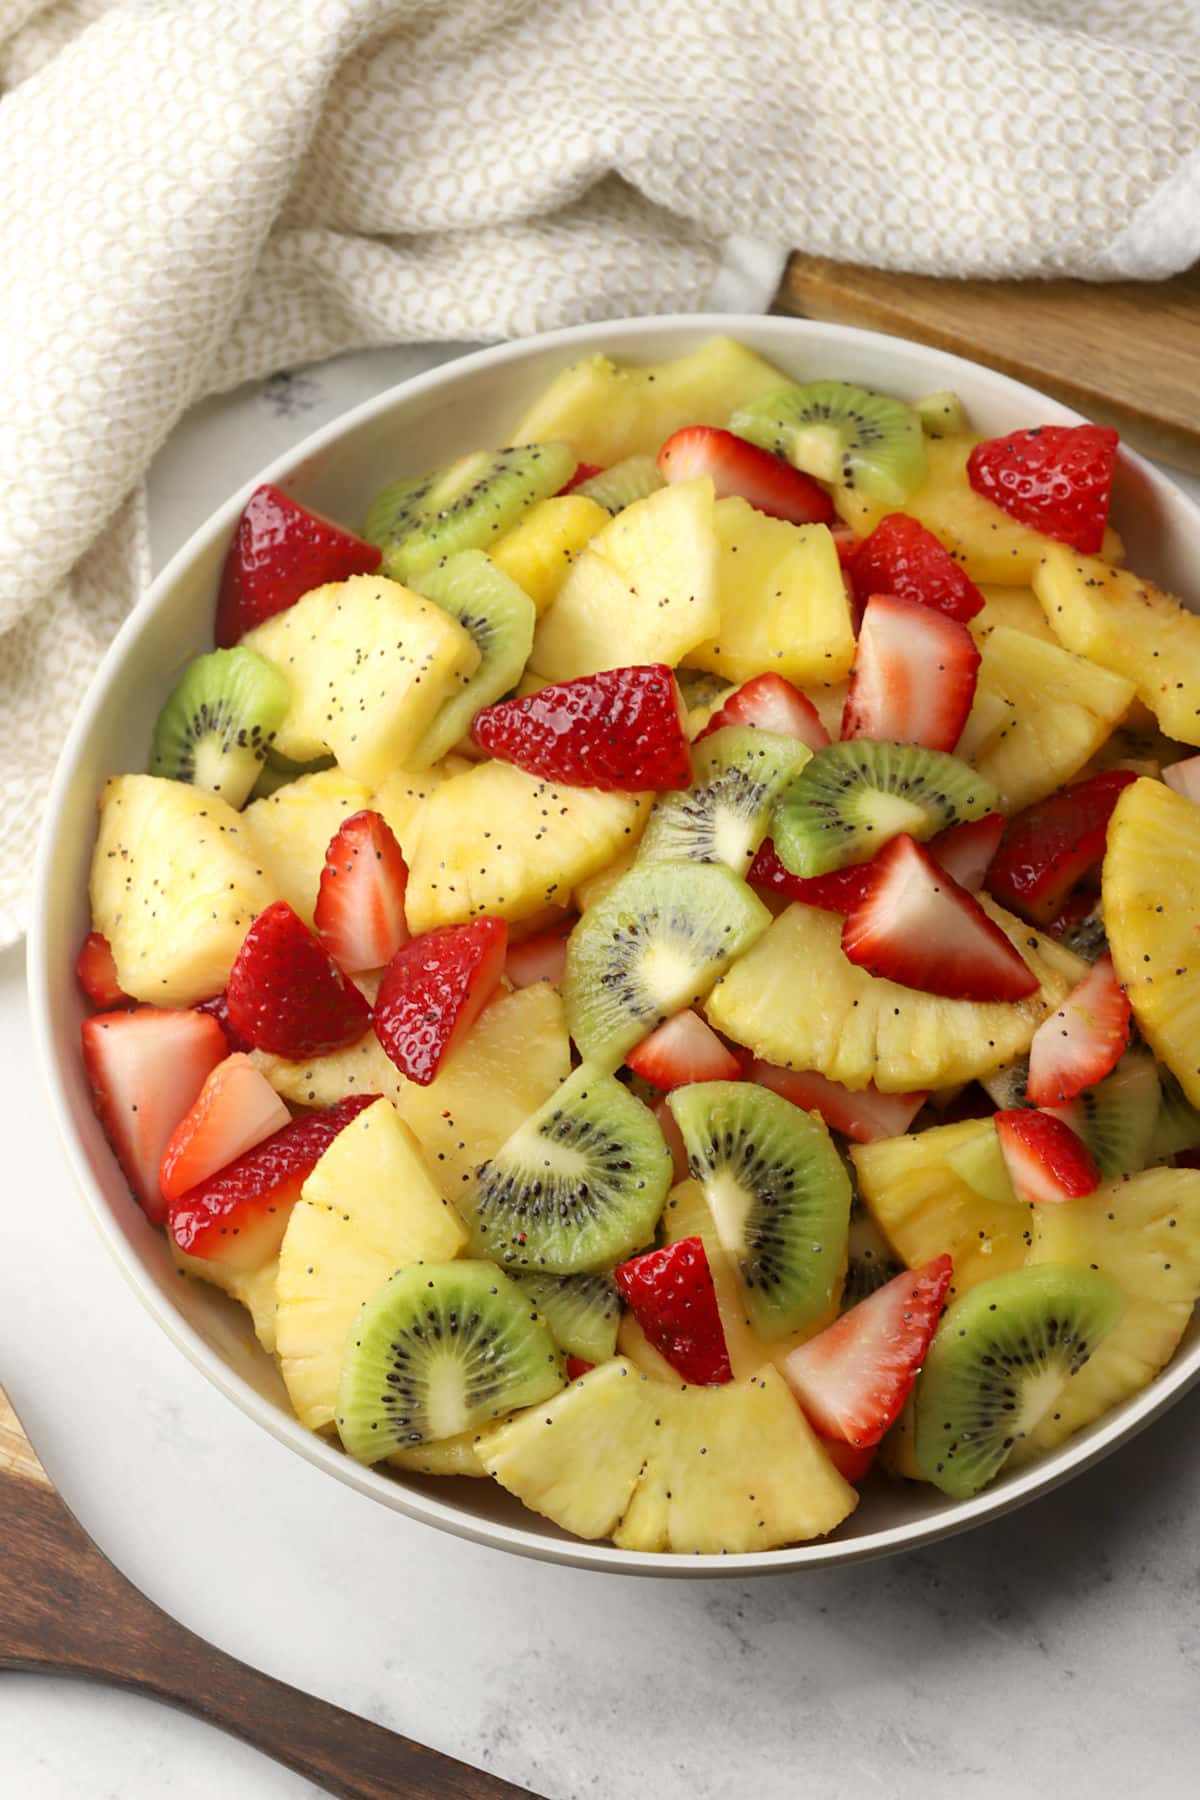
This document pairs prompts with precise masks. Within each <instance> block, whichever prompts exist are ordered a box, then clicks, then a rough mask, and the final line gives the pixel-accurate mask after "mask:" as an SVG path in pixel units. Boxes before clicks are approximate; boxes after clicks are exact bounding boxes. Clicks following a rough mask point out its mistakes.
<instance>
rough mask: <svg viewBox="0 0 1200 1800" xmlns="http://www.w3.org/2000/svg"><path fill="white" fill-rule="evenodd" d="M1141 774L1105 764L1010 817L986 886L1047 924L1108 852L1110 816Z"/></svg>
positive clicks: (1037, 921) (1005, 903)
mask: <svg viewBox="0 0 1200 1800" xmlns="http://www.w3.org/2000/svg"><path fill="white" fill-rule="evenodd" d="M1136 780H1137V776H1136V775H1135V774H1134V773H1133V771H1132V769H1107V770H1106V771H1105V772H1104V773H1103V774H1102V775H1093V776H1091V777H1090V778H1089V779H1088V780H1087V781H1077V782H1076V783H1075V784H1074V786H1073V787H1065V788H1060V789H1059V791H1058V793H1057V794H1051V795H1050V796H1049V798H1048V799H1046V800H1038V801H1035V803H1034V804H1033V805H1032V806H1030V807H1027V808H1026V809H1025V811H1024V812H1020V813H1017V814H1016V816H1015V817H1014V818H1012V819H1010V820H1009V822H1008V824H1007V825H1006V826H1005V829H1004V836H1003V837H1002V838H1001V840H1000V848H999V849H998V850H997V852H996V854H995V857H994V858H993V859H992V866H991V868H990V869H989V871H988V882H987V885H988V891H989V892H990V893H992V894H994V895H995V897H996V899H997V900H999V901H1000V903H1001V905H1002V906H1007V907H1008V909H1009V910H1010V912H1015V913H1020V915H1021V917H1022V918H1023V919H1029V920H1030V921H1031V922H1032V923H1033V924H1035V925H1048V924H1049V923H1050V921H1051V920H1052V919H1054V918H1056V917H1057V916H1058V914H1059V913H1060V912H1061V911H1062V908H1063V905H1064V904H1065V902H1066V899H1067V896H1068V895H1069V894H1070V892H1071V889H1072V888H1073V887H1075V886H1076V884H1077V883H1078V882H1080V881H1082V880H1083V878H1084V876H1085V875H1088V874H1090V872H1091V871H1092V870H1093V869H1095V868H1096V867H1098V865H1099V863H1100V861H1101V859H1102V858H1103V856H1104V844H1105V840H1106V838H1107V836H1108V821H1109V820H1110V819H1111V818H1112V814H1113V808H1114V807H1115V806H1116V804H1117V801H1118V800H1119V799H1120V797H1121V794H1122V793H1123V792H1124V790H1125V789H1126V788H1127V787H1128V786H1129V784H1130V782H1131V781H1136Z"/></svg>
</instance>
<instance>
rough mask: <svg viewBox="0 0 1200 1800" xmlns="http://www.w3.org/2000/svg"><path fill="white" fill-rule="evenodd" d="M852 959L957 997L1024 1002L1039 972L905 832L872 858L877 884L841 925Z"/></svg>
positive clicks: (926, 990)
mask: <svg viewBox="0 0 1200 1800" xmlns="http://www.w3.org/2000/svg"><path fill="white" fill-rule="evenodd" d="M842 949H843V950H844V951H845V953H846V955H847V957H848V958H849V959H850V961H851V962H852V963H855V964H857V966H858V967H859V968H862V969H867V970H869V971H870V973H871V974H872V975H884V976H886V977H887V979H888V980H889V981H898V982H900V983H901V984H902V986H904V987H911V988H918V989H919V990H920V991H921V992H922V993H925V994H942V995H944V996H945V997H946V998H947V999H951V1000H1023V999H1025V998H1026V997H1027V996H1028V995H1029V994H1033V993H1036V992H1037V986H1038V983H1037V977H1036V976H1035V975H1034V974H1033V972H1032V971H1031V970H1030V969H1029V968H1028V967H1027V965H1026V964H1025V962H1024V961H1023V960H1022V958H1021V957H1020V956H1019V955H1018V953H1017V951H1016V950H1015V949H1014V948H1013V946H1012V944H1011V943H1010V942H1009V940H1008V939H1007V938H1006V937H1005V935H1004V933H1003V932H1002V931H1001V929H1000V927H999V926H998V925H995V924H993V923H992V921H991V919H989V918H988V916H987V914H986V913H985V912H984V910H983V908H982V906H980V904H979V902H978V900H976V899H975V897H974V895H973V894H968V892H967V890H966V889H965V888H961V887H959V885H958V883H957V882H956V881H953V880H951V878H950V876H949V875H947V874H946V871H945V870H944V869H943V868H941V867H940V866H939V865H938V864H937V863H936V862H935V861H934V859H933V858H932V856H930V854H929V852H928V851H927V850H925V849H923V848H922V846H921V845H920V844H916V843H914V842H913V840H912V838H910V837H909V836H907V834H904V833H902V834H901V835H900V836H899V837H894V838H893V839H892V840H891V842H890V843H889V844H885V845H884V847H883V849H882V850H881V851H880V852H879V854H878V856H876V857H875V859H874V862H873V863H872V880H871V886H870V888H869V889H868V891H867V893H866V895H865V896H864V897H863V899H862V900H861V901H860V902H859V904H858V905H857V906H856V907H855V909H854V911H853V912H852V913H851V914H850V916H849V917H848V918H847V920H846V923H845V924H844V925H843V927H842Z"/></svg>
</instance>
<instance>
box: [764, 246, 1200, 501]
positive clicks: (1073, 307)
mask: <svg viewBox="0 0 1200 1800" xmlns="http://www.w3.org/2000/svg"><path fill="white" fill-rule="evenodd" d="M774 310H775V311H777V312H790V313H797V314H800V315H801V316H802V317H804V318H809V319H829V320H834V321H836V322H837V323H839V324H843V325H864V326H868V327H870V328H871V329H872V330H875V331H888V332H892V333H894V334H895V335H896V336H898V337H910V338H916V339H918V340H919V341H920V342H921V343H924V344H932V345H934V346H935V347H936V348H937V349H939V350H952V351H954V353H955V354H956V355H958V356H968V357H970V358H971V359H972V360H973V361H974V362H980V363H985V364H987V366H988V367H989V368H992V369H998V370H1000V372H1001V373H1002V374H1005V375H1014V376H1016V378H1017V379H1018V380H1019V381H1027V382H1029V383H1030V384H1031V385H1032V386H1033V387H1038V388H1043V389H1044V390H1045V391H1046V393H1048V394H1054V395H1055V396H1056V397H1057V398H1058V399H1060V400H1063V401H1065V403H1066V404H1067V405H1068V406H1073V407H1074V408H1075V409H1076V410H1077V411H1078V412H1081V413H1084V414H1086V415H1087V417H1088V418H1091V419H1097V420H1099V421H1100V422H1101V423H1102V424H1105V425H1115V426H1116V427H1117V429H1118V431H1120V433H1121V435H1122V436H1123V437H1124V438H1126V439H1127V440H1128V441H1129V443H1131V444H1132V445H1133V446H1134V447H1135V448H1136V449H1139V450H1145V451H1146V452H1147V453H1148V454H1149V455H1151V456H1157V457H1160V458H1162V459H1163V460H1164V461H1166V462H1172V463H1175V464H1176V466H1177V467H1179V468H1183V469H1192V470H1197V471H1200V266H1198V267H1197V268H1195V269H1191V270H1189V271H1188V272H1187V274H1185V275H1177V276H1175V277H1174V278H1173V279H1172V280H1170V281H1159V282H1139V281H1118V282H1111V283H1104V284H1096V283H1092V282H1087V281H947V280H935V279H934V278H933V277H932V276H926V275H895V274H891V273H889V272H886V271H884V270H881V269H859V268H855V267H854V266H853V265H852V264H850V263H839V262H830V261H828V260H826V259H825V258H822V257H815V256H801V255H799V254H797V255H795V256H793V257H792V258H791V260H790V262H789V264H788V268H787V272H786V274H785V276H784V279H783V283H782V285H781V287H780V290H779V293H778V295H777V297H776V301H775V309H774Z"/></svg>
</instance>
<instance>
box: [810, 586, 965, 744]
mask: <svg viewBox="0 0 1200 1800" xmlns="http://www.w3.org/2000/svg"><path fill="white" fill-rule="evenodd" d="M978 669H979V650H978V647H977V645H976V643H975V640H974V638H973V637H972V636H971V634H970V632H969V631H968V630H967V628H966V626H965V625H960V624H959V622H958V620H957V619H951V618H947V616H946V614H945V613H941V612H935V611H934V609H933V608H932V607H929V606H921V605H920V604H919V603H918V602H917V601H915V600H898V599H897V598H896V596H895V595H894V594H872V596H871V598H870V599H869V600H868V601H867V605H866V610H865V611H864V613H863V620H862V629H861V630H860V632H859V634H858V648H857V650H856V651H855V653H854V668H853V670H852V671H851V674H850V691H849V693H848V694H847V696H846V706H845V710H844V711H843V713H842V736H843V738H874V739H875V740H876V741H877V742H881V743H891V744H924V745H925V747H926V748H927V749H929V750H953V748H954V746H955V744H957V742H958V740H959V738H960V737H961V736H962V729H963V726H964V725H965V724H966V722H967V714H968V713H969V712H970V710H971V702H972V701H973V700H974V698H975V679H976V675H977V673H978Z"/></svg>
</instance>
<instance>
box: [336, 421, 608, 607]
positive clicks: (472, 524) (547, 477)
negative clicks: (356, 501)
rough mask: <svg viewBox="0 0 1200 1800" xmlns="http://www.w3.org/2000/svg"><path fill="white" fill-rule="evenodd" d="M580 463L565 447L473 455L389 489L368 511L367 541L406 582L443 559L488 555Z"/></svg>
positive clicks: (396, 577)
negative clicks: (468, 553)
mask: <svg viewBox="0 0 1200 1800" xmlns="http://www.w3.org/2000/svg"><path fill="white" fill-rule="evenodd" d="M576 461H577V458H576V456H575V452H574V451H573V450H572V449H571V448H570V446H569V445H567V444H523V445H520V446H518V447H517V448H514V449H510V450H476V451H473V452H472V454H471V455H470V456H463V457H460V458H459V460H458V461H457V462H453V463H451V464H450V465H449V466H448V467H447V468H443V469H435V470H434V471H433V473H432V474H430V475H421V476H417V477H412V476H409V477H408V478H407V479H405V480H403V481H394V482H393V483H392V484H391V486H390V487H386V488H384V490H383V492H382V493H381V494H377V495H376V496H375V499H374V500H373V501H372V502H371V505H370V507H369V508H368V510H367V519H366V524H365V526H364V527H363V535H364V537H365V538H366V539H367V541H368V543H372V544H378V546H379V548H380V549H381V550H382V551H383V569H384V573H385V574H386V575H390V576H391V577H392V578H393V579H394V580H396V581H407V580H408V579H409V577H410V576H412V575H417V574H419V573H420V571H421V570H422V569H428V568H431V567H432V565H433V564H434V563H435V562H437V561H438V559H439V557H443V556H452V555H454V554H455V552H456V551H459V550H486V549H487V548H488V547H489V545H491V544H494V543H495V542H496V540H497V538H499V537H501V536H503V534H504V533H505V532H506V531H508V530H509V529H510V528H511V527H512V526H513V525H515V524H516V522H517V520H518V519H519V518H520V516H521V514H522V513H523V512H524V511H525V510H526V508H527V507H530V506H532V505H533V503H534V501H535V500H545V499H547V498H548V496H549V495H551V494H556V493H557V492H558V490H559V488H560V487H562V485H563V483H564V482H566V481H569V480H570V479H571V476H572V475H573V474H574V472H575V466H576Z"/></svg>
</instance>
